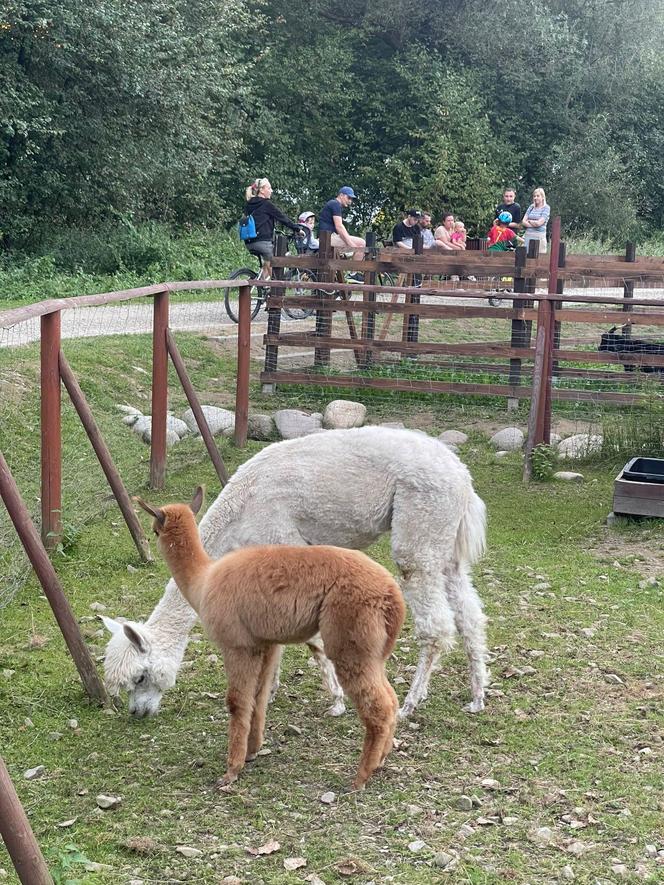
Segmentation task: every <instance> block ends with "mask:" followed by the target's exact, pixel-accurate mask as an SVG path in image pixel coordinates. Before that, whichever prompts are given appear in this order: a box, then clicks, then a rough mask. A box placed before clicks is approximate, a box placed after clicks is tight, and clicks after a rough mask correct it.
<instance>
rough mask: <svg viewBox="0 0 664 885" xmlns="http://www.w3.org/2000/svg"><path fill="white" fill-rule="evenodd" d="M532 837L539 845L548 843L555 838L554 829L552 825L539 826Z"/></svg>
mask: <svg viewBox="0 0 664 885" xmlns="http://www.w3.org/2000/svg"><path fill="white" fill-rule="evenodd" d="M531 838H532V840H533V842H537V843H538V844H539V845H548V844H549V842H551V840H552V839H553V830H552V829H551V827H539V828H538V829H537V830H535V831H534V832H533V833H532V834H531Z"/></svg>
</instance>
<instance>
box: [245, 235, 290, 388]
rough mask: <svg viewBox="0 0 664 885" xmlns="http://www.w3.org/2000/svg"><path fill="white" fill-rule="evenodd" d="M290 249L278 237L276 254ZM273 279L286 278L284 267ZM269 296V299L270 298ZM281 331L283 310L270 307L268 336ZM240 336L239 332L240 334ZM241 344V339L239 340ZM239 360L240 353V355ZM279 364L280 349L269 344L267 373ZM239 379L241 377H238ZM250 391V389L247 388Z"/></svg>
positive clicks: (280, 293) (267, 385)
mask: <svg viewBox="0 0 664 885" xmlns="http://www.w3.org/2000/svg"><path fill="white" fill-rule="evenodd" d="M287 248H288V240H287V239H286V237H284V236H283V235H282V234H279V235H278V236H277V241H276V243H275V246H274V254H275V255H276V256H277V257H279V258H282V257H283V256H284V255H285V254H286V251H287ZM272 278H273V279H275V280H283V278H284V269H283V267H275V268H273V270H272ZM271 294H272V290H271V289H270V291H269V295H271ZM277 294H278V295H281V296H282V297H283V296H285V294H286V292H285V290H284V289H279V290H277ZM269 295H268V297H269ZM280 330H281V308H274V307H270V308H268V311H267V334H268V335H278V334H279V332H280ZM238 334H239V332H238ZM238 342H239V339H238ZM238 358H239V353H238ZM278 363H279V347H278V345H276V344H267V345H266V346H265V367H264V368H265V371H266V372H276V371H277V368H278ZM238 377H239V376H238ZM247 389H248V388H247ZM276 389H277V385H276V384H273V383H268V384H263V387H262V392H263V393H266V394H272V393H274V392H275V390H276Z"/></svg>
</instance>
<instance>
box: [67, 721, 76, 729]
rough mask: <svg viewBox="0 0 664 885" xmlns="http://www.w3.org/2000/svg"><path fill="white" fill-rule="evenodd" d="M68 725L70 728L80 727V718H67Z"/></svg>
mask: <svg viewBox="0 0 664 885" xmlns="http://www.w3.org/2000/svg"><path fill="white" fill-rule="evenodd" d="M67 725H68V726H69V728H71V729H74V728H78V719H68V720H67Z"/></svg>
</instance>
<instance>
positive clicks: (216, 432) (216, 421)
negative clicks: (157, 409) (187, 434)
mask: <svg viewBox="0 0 664 885" xmlns="http://www.w3.org/2000/svg"><path fill="white" fill-rule="evenodd" d="M201 411H202V412H203V415H204V416H205V420H206V421H207V423H208V426H209V428H210V433H211V434H212V436H220V435H222V434H223V436H232V435H233V433H234V431H235V413H234V412H231V411H229V410H228V409H220V408H219V407H218V406H201ZM182 420H183V421H184V423H185V424H186V425H187V427H188V428H189V429H190V430H191V432H192V433H196V434H198V433H199V430H198V424H197V423H196V419H195V418H194V413H193V412H192V410H191V409H187V411H186V412H185V413H184V415H183V416H182Z"/></svg>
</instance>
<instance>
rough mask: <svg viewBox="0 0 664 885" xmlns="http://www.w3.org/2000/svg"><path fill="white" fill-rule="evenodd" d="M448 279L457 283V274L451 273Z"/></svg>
mask: <svg viewBox="0 0 664 885" xmlns="http://www.w3.org/2000/svg"><path fill="white" fill-rule="evenodd" d="M450 280H451V281H452V282H453V283H458V282H459V275H458V274H456V273H453V274H452V276H451V277H450Z"/></svg>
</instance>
